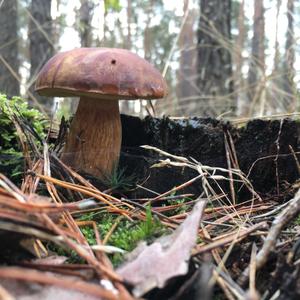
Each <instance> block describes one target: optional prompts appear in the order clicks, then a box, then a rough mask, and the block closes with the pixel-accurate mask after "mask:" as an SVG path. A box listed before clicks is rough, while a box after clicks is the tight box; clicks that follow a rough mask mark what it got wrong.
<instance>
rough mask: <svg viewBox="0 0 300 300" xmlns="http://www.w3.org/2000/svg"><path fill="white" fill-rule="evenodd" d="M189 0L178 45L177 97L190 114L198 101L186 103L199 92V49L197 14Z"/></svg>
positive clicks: (180, 106) (184, 9) (185, 4)
mask: <svg viewBox="0 0 300 300" xmlns="http://www.w3.org/2000/svg"><path fill="white" fill-rule="evenodd" d="M189 2H190V1H189V0H184V6H183V11H184V15H186V14H188V15H187V17H186V21H185V23H184V25H183V27H182V31H181V34H180V37H179V40H178V47H179V49H180V59H179V70H178V72H177V82H178V84H177V90H176V94H177V99H178V103H179V105H178V106H179V109H180V110H181V113H182V114H187V115H188V114H190V113H191V112H194V110H195V108H196V107H197V105H196V104H197V103H196V102H190V104H189V105H186V101H190V100H189V99H192V98H194V97H195V96H197V95H198V94H199V90H198V87H197V83H196V80H195V77H196V71H197V70H196V68H197V66H196V60H197V50H196V45H195V41H194V40H195V39H194V38H195V31H194V28H193V27H194V24H195V21H196V14H195V11H194V10H190V8H189Z"/></svg>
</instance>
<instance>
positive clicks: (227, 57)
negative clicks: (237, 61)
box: [197, 0, 236, 116]
mask: <svg viewBox="0 0 300 300" xmlns="http://www.w3.org/2000/svg"><path fill="white" fill-rule="evenodd" d="M200 13H201V15H200V21H199V27H198V88H199V96H200V100H198V103H199V106H198V107H199V112H197V113H201V114H202V115H206V116H217V115H219V114H222V113H224V112H229V111H234V110H235V108H236V100H235V99H234V98H233V97H232V96H231V95H230V94H231V93H232V91H233V80H232V61H231V53H230V48H229V47H230V41H231V0H223V1H219V0H200Z"/></svg>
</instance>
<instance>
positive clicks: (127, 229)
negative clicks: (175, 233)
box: [80, 206, 166, 265]
mask: <svg viewBox="0 0 300 300" xmlns="http://www.w3.org/2000/svg"><path fill="white" fill-rule="evenodd" d="M80 220H82V221H83V220H85V221H86V220H94V221H96V222H97V223H98V228H99V232H100V235H101V238H104V237H105V235H106V234H107V233H108V231H109V230H110V229H111V227H112V226H113V224H114V223H115V222H116V216H113V215H112V214H101V215H96V214H87V215H84V216H82V217H81V218H80ZM165 232H166V228H165V227H164V226H163V225H162V224H161V223H160V221H159V220H158V219H156V218H155V217H153V215H152V211H151V207H150V206H148V207H147V209H146V219H145V221H136V222H130V221H128V220H127V219H123V220H121V221H120V223H119V225H118V227H117V228H116V230H115V231H114V232H113V234H112V235H111V237H110V238H109V240H108V244H109V245H111V246H115V247H118V248H121V249H123V250H125V251H128V252H130V251H132V250H133V249H134V248H135V247H136V246H137V244H138V243H139V242H140V241H146V242H148V243H150V242H152V241H153V240H154V239H155V238H157V237H159V236H161V235H162V234H163V233H165ZM82 233H83V234H84V236H85V238H86V239H87V241H88V242H89V244H90V245H94V244H95V243H96V240H95V236H94V232H93V229H92V228H91V227H89V226H86V227H83V228H82ZM111 259H112V262H113V264H114V265H118V264H120V262H122V260H123V256H122V255H121V254H119V253H116V254H113V255H111Z"/></svg>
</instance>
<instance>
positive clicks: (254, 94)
mask: <svg viewBox="0 0 300 300" xmlns="http://www.w3.org/2000/svg"><path fill="white" fill-rule="evenodd" d="M253 3H254V20H253V38H252V49H251V59H250V62H249V73H248V85H249V87H248V101H249V105H248V108H250V106H252V108H253V106H254V103H255V102H257V101H258V100H259V98H260V95H261V92H262V89H263V86H262V85H263V82H262V80H261V79H262V78H263V77H264V75H265V46H264V44H265V19H264V4H263V0H256V1H254V2H253ZM249 113H251V112H249V109H248V112H247V114H249Z"/></svg>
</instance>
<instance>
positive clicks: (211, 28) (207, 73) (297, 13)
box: [0, 0, 300, 119]
mask: <svg viewBox="0 0 300 300" xmlns="http://www.w3.org/2000/svg"><path fill="white" fill-rule="evenodd" d="M299 23H300V3H299V1H295V0H181V1H175V0H150V1H141V0H72V1H67V0H0V92H1V93H5V94H7V95H8V96H14V95H21V96H22V97H24V98H26V99H28V102H29V103H30V105H31V106H34V107H38V108H39V109H40V110H42V111H44V112H46V113H47V114H48V115H50V116H52V115H55V116H57V117H60V116H61V115H62V114H64V115H67V116H68V115H70V114H72V113H74V111H75V110H76V101H70V99H65V100H61V99H56V101H52V100H51V99H49V98H45V97H40V96H38V95H37V94H36V93H35V92H34V82H35V79H36V77H37V75H38V72H39V70H40V69H41V68H42V66H43V65H44V64H45V63H46V61H47V60H48V59H49V58H50V57H51V56H52V55H54V54H55V53H57V52H59V51H65V50H69V49H72V48H75V47H114V48H126V49H130V50H131V51H133V52H136V53H138V54H139V55H140V56H142V57H144V58H145V59H147V60H148V61H150V62H151V63H152V64H154V65H155V66H156V67H157V68H158V69H159V70H160V71H161V72H162V74H163V75H164V76H165V77H166V79H167V81H168V85H169V90H170V92H169V95H168V96H167V98H166V99H163V100H159V101H154V102H152V103H151V104H149V103H148V102H146V101H130V102H126V103H125V101H124V103H122V104H121V112H123V113H126V114H132V115H139V116H141V117H142V116H145V115H146V114H151V115H157V116H161V115H171V116H174V117H180V116H210V117H223V118H227V119H232V118H237V117H238V118H242V117H246V118H252V117H263V116H266V115H267V116H269V115H279V116H285V115H290V116H292V115H297V111H298V110H299V80H300V72H299V70H300V58H299V51H300V48H299V44H298V41H299V38H300V27H299ZM54 103H58V105H54Z"/></svg>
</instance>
